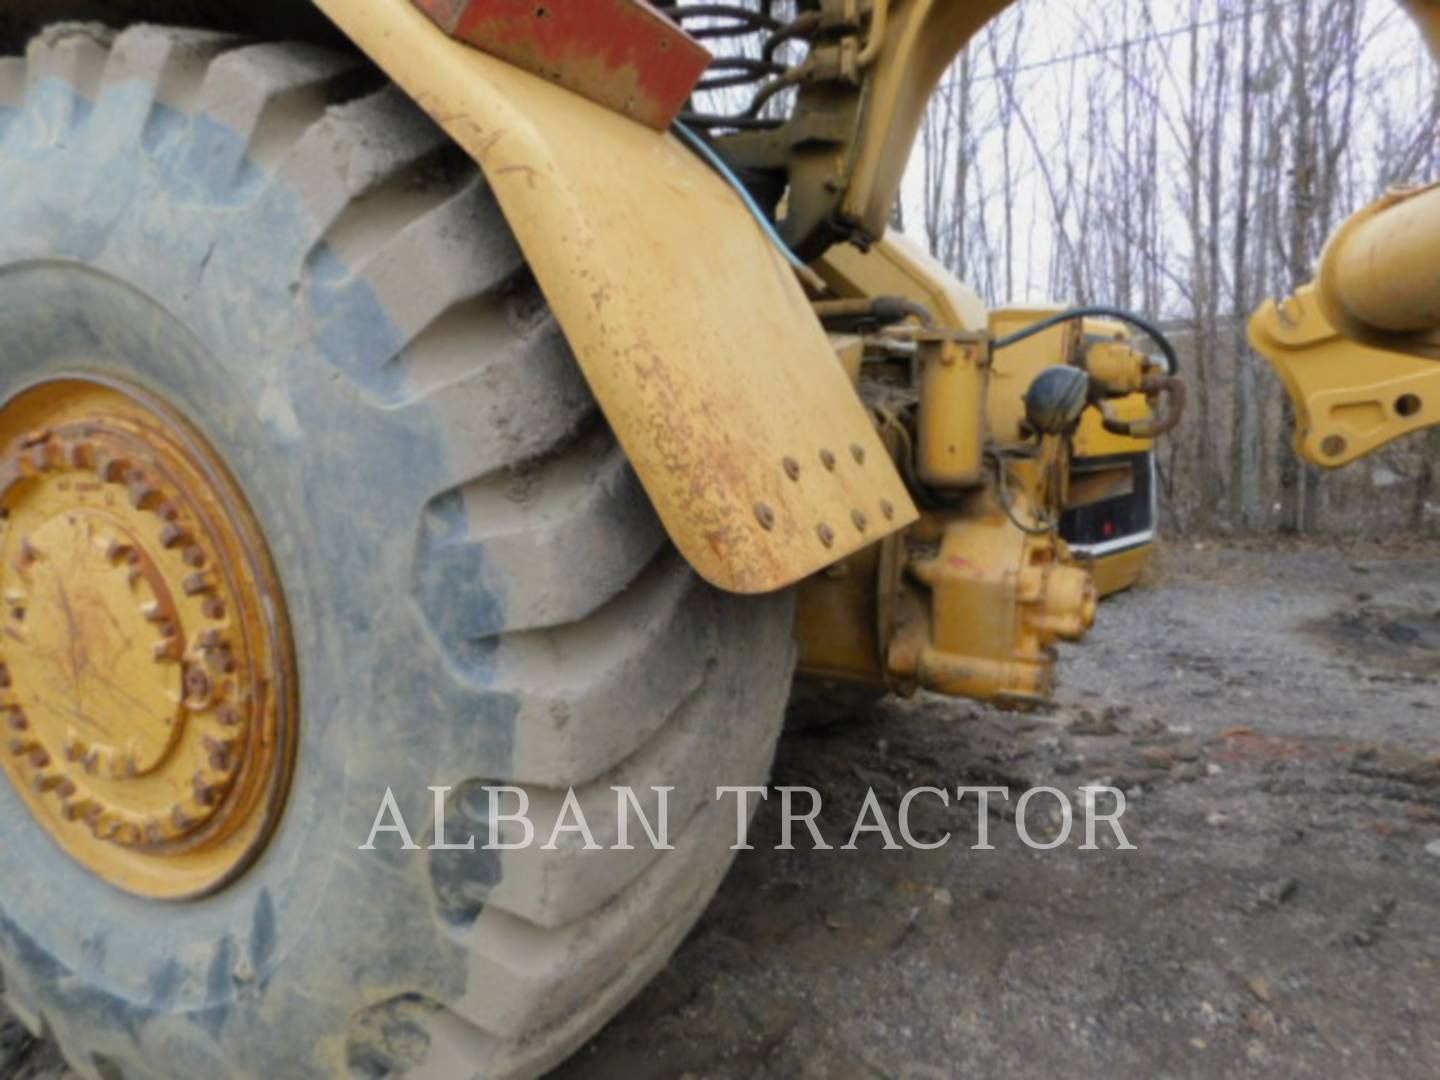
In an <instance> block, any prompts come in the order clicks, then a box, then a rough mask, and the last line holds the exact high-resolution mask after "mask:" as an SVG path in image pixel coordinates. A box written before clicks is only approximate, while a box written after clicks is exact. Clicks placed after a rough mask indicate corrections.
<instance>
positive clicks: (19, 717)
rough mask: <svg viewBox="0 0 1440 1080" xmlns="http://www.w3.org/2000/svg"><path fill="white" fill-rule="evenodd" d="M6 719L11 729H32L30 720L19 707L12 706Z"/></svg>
mask: <svg viewBox="0 0 1440 1080" xmlns="http://www.w3.org/2000/svg"><path fill="white" fill-rule="evenodd" d="M6 720H7V722H8V723H9V725H10V730H11V731H28V730H29V729H30V721H29V720H28V719H27V718H26V716H25V714H24V713H23V712H21V711H20V710H19V709H16V708H11V709H10V710H9V715H8V716H7V717H6Z"/></svg>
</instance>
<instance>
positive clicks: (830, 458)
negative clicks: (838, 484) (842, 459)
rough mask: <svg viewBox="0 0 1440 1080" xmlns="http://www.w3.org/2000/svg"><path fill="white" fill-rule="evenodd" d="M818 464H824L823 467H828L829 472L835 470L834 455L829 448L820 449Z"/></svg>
mask: <svg viewBox="0 0 1440 1080" xmlns="http://www.w3.org/2000/svg"><path fill="white" fill-rule="evenodd" d="M820 464H821V465H824V466H825V468H827V469H829V470H830V471H831V472H834V471H835V455H834V454H832V453H831V452H830V451H829V450H821V451H820Z"/></svg>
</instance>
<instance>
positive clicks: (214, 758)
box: [201, 735, 235, 772]
mask: <svg viewBox="0 0 1440 1080" xmlns="http://www.w3.org/2000/svg"><path fill="white" fill-rule="evenodd" d="M201 743H202V745H204V747H205V750H206V752H207V753H208V754H209V755H210V767H211V768H212V769H219V770H220V771H221V772H229V771H230V768H231V766H232V765H233V764H234V760H233V754H234V752H235V740H234V739H217V738H215V737H214V736H212V735H206V736H205V737H204V738H203V739H202V740H201Z"/></svg>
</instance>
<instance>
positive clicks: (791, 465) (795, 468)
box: [781, 457, 800, 480]
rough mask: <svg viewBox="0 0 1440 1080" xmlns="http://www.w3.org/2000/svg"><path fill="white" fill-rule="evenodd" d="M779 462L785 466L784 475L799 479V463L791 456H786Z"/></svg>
mask: <svg viewBox="0 0 1440 1080" xmlns="http://www.w3.org/2000/svg"><path fill="white" fill-rule="evenodd" d="M781 464H782V465H784V466H785V475H786V476H788V477H789V478H790V479H791V480H799V479H800V463H799V462H798V461H796V460H795V459H794V458H793V457H787V458H786V459H785V460H784V461H783V462H781Z"/></svg>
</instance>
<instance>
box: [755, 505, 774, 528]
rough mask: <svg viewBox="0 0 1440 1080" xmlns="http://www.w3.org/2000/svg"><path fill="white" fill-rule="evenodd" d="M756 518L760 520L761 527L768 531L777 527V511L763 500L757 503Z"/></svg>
mask: <svg viewBox="0 0 1440 1080" xmlns="http://www.w3.org/2000/svg"><path fill="white" fill-rule="evenodd" d="M755 520H756V521H758V522H760V527H761V528H762V529H764V530H766V531H767V532H768V531H769V530H771V529H773V528H774V527H775V511H774V510H771V509H770V507H769V506H767V505H766V504H765V503H763V502H761V503H756V504H755Z"/></svg>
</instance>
